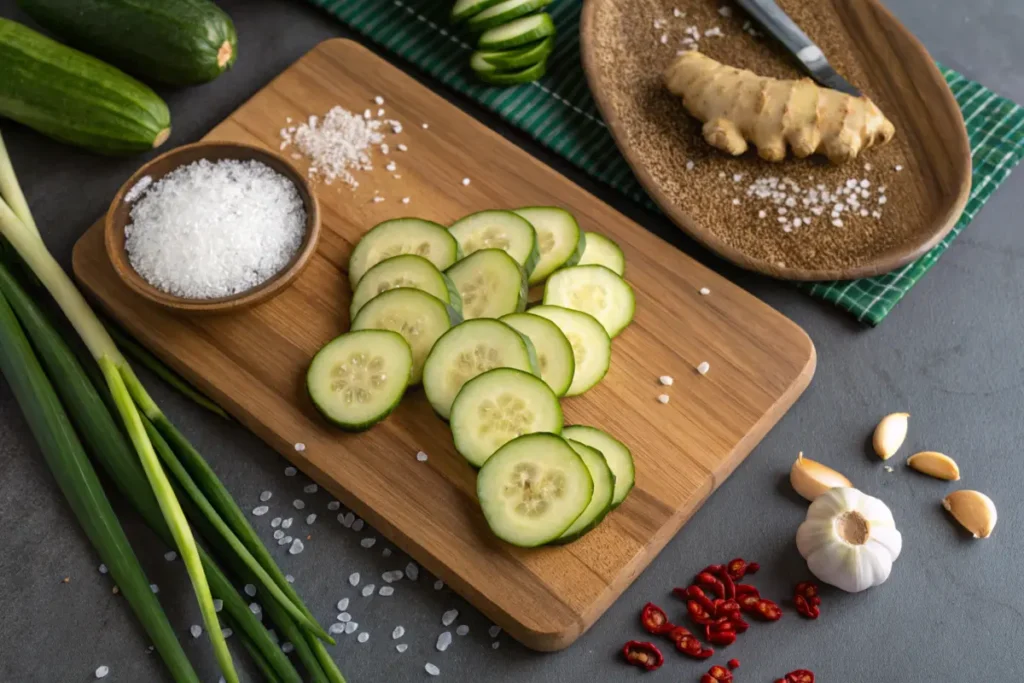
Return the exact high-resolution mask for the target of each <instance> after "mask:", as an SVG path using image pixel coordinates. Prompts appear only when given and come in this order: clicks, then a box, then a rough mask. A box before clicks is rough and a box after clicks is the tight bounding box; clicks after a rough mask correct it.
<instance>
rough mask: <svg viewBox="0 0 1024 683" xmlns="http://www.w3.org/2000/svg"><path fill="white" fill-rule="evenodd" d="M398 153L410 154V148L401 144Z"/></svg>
mask: <svg viewBox="0 0 1024 683" xmlns="http://www.w3.org/2000/svg"><path fill="white" fill-rule="evenodd" d="M398 151H399V152H408V151H409V148H408V147H407V146H406V145H404V144H399V145H398Z"/></svg>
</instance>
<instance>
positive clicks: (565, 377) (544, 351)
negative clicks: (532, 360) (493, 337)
mask: <svg viewBox="0 0 1024 683" xmlns="http://www.w3.org/2000/svg"><path fill="white" fill-rule="evenodd" d="M501 322H503V323H506V324H508V325H511V326H512V328H513V329H515V330H516V331H517V332H519V333H520V334H524V335H526V336H527V337H528V338H529V340H530V341H531V342H532V343H533V348H534V349H535V350H536V351H537V367H538V368H539V369H540V378H541V379H542V380H544V381H545V382H547V384H548V386H549V387H551V390H552V391H553V392H555V396H564V395H565V392H567V391H568V390H569V385H571V384H572V376H573V373H575V372H576V359H575V358H574V357H573V355H572V344H570V343H569V340H568V339H566V337H565V335H564V334H563V333H562V330H560V329H558V325H556V324H554V323H553V322H551V321H550V320H548V319H547V318H542V317H540V316H539V315H530V314H529V313H511V314H509V315H506V316H503V317H502V318H501Z"/></svg>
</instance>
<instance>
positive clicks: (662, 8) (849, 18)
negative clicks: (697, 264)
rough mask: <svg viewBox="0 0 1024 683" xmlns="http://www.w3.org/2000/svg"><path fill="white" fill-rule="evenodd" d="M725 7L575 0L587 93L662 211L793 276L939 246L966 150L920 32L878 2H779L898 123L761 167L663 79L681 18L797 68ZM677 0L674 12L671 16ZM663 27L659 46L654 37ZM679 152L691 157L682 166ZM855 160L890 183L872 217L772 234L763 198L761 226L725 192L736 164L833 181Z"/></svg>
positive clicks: (718, 248) (859, 269)
mask: <svg viewBox="0 0 1024 683" xmlns="http://www.w3.org/2000/svg"><path fill="white" fill-rule="evenodd" d="M722 4H723V3H721V2H718V1H717V0H586V5H585V7H584V9H583V15H582V20H581V26H580V46H581V52H582V58H583V64H584V68H585V70H586V73H587V78H588V81H589V83H590V88H591V91H592V92H593V94H594V96H595V99H596V100H597V103H598V106H599V109H600V110H601V113H602V115H603V117H604V119H605V121H606V122H607V123H608V127H609V129H610V130H611V132H612V135H613V137H614V138H615V140H616V143H617V144H618V146H619V149H620V150H621V151H622V153H623V154H624V155H625V157H626V159H627V161H628V162H629V164H630V166H631V167H632V169H633V172H634V173H635V174H636V176H637V178H638V179H639V181H640V183H641V184H642V185H643V186H644V188H645V189H646V190H647V192H648V193H649V194H650V196H651V197H652V198H653V199H654V201H655V202H657V203H658V205H659V206H660V207H661V208H662V210H664V211H665V213H666V214H668V216H669V217H670V218H671V219H672V220H673V221H674V222H675V223H676V224H677V225H678V226H679V227H681V228H682V229H683V230H684V231H686V232H687V233H688V234H690V235H691V236H692V237H694V238H695V239H697V240H699V241H700V242H701V243H703V244H704V245H705V246H707V247H708V248H709V249H711V250H712V251H714V252H716V253H717V254H719V255H720V256H722V257H723V258H726V259H728V260H729V261H732V262H733V263H735V264H737V265H739V266H741V267H743V268H747V269H750V270H755V271H758V272H762V273H765V274H768V275H771V276H774V277H779V278H786V279H793V280H847V279H854V278H860V277H868V276H873V275H879V274H881V273H886V272H889V271H891V270H894V269H896V268H898V267H900V266H903V265H905V264H907V263H909V262H910V261H913V260H914V259H917V258H919V257H920V256H921V255H922V254H924V253H925V252H927V251H928V250H929V249H931V248H932V247H934V246H935V245H936V244H938V242H939V241H940V240H941V239H942V238H943V237H945V236H946V234H947V233H948V232H949V231H950V230H951V229H952V228H953V226H954V225H955V223H956V221H957V219H958V218H959V217H960V214H961V212H962V211H963V208H964V206H965V205H966V203H967V199H968V195H969V193H970V184H971V150H970V145H969V142H968V139H967V132H966V130H965V128H964V122H963V117H962V115H961V113H960V109H959V107H958V106H957V103H956V100H955V99H954V98H953V95H952V93H951V92H950V90H949V88H948V87H947V85H946V82H945V80H944V79H943V78H942V74H941V73H940V72H939V70H938V68H937V67H936V66H935V63H934V61H933V60H932V58H931V57H930V56H929V54H928V52H927V51H926V50H925V48H924V47H923V46H922V45H921V43H920V42H919V41H918V40H917V39H916V38H915V37H914V36H913V35H912V34H911V33H910V32H909V31H907V30H906V28H904V27H903V26H902V24H900V23H899V21H897V20H896V18H895V17H894V16H893V15H892V14H891V13H890V12H889V11H888V10H887V9H886V8H885V7H884V6H883V5H882V4H881V3H880V2H878V1H877V0H779V3H778V4H779V5H780V6H781V7H782V8H783V9H784V10H785V11H786V12H787V13H789V14H790V15H791V16H792V17H793V18H794V20H795V21H796V22H797V23H798V24H799V25H800V26H801V28H803V29H804V30H805V32H807V33H808V35H809V36H810V38H811V39H812V40H813V41H815V42H816V43H817V44H818V45H819V46H820V47H821V48H822V50H823V51H824V52H825V55H826V56H827V57H828V58H829V60H830V61H831V63H832V65H833V66H834V67H836V69H837V70H838V71H839V72H840V73H841V74H843V75H844V76H846V77H847V79H848V80H850V81H851V82H853V84H854V85H856V86H858V87H860V88H861V89H863V90H864V92H865V93H866V94H867V95H869V96H870V97H871V99H873V100H874V101H875V102H876V103H877V104H878V105H879V106H880V107H881V109H882V111H883V112H884V113H885V114H886V116H887V117H888V118H889V119H890V120H891V121H892V122H893V123H894V124H895V126H896V138H895V140H894V141H893V142H891V143H890V144H889V145H886V146H884V147H879V148H874V149H871V150H868V151H866V152H865V154H863V155H862V156H861V158H860V159H858V160H856V161H854V162H850V163H848V164H845V165H843V166H839V167H829V165H827V164H825V163H821V162H820V161H818V160H795V159H790V160H787V161H786V162H783V163H781V164H768V163H767V162H763V161H761V160H759V159H757V157H756V154H755V153H754V152H748V153H747V154H746V155H744V156H742V157H738V158H735V159H734V158H730V157H728V156H727V155H725V154H724V153H721V152H718V151H717V150H713V149H711V148H710V147H709V146H708V145H707V144H706V143H705V142H704V140H703V139H702V138H701V136H700V124H699V123H697V122H696V121H695V120H693V119H690V118H689V117H688V116H687V114H686V112H685V110H684V109H683V107H682V103H681V102H680V101H679V100H678V98H675V97H674V96H672V95H671V94H670V93H668V91H667V90H666V89H665V88H664V86H663V84H662V82H661V73H662V71H663V70H664V68H665V67H666V66H668V64H669V63H670V62H671V61H672V60H673V59H674V58H675V55H676V50H677V49H680V48H685V45H683V44H681V43H680V41H679V38H680V37H681V35H676V34H681V32H682V31H683V30H684V27H686V26H688V25H691V26H696V27H697V28H698V29H699V30H706V29H708V28H711V27H712V26H721V27H722V28H723V29H724V31H725V35H724V37H721V38H704V39H702V40H700V42H699V49H700V50H701V51H703V52H705V53H706V54H708V56H710V57H713V58H714V59H716V60H719V61H721V62H723V63H726V64H730V65H732V66H737V67H739V68H745V69H750V70H752V71H754V72H756V73H758V74H761V75H766V76H773V77H777V78H800V77H803V76H804V74H803V73H802V72H801V71H800V70H799V68H798V65H797V64H796V63H795V62H794V61H793V60H792V59H791V58H790V57H789V56H788V55H787V54H786V53H785V52H784V51H783V49H782V48H781V46H778V45H776V44H775V43H774V42H773V41H772V40H771V39H770V38H764V37H762V38H754V37H752V36H750V35H749V34H747V33H746V32H744V31H743V30H742V28H741V26H742V24H743V22H744V21H745V19H746V17H745V15H744V14H743V13H742V11H741V10H739V9H735V10H734V14H733V16H731V17H725V16H721V15H720V14H719V13H718V11H717V10H718V8H719V7H720V6H721V5H722ZM674 10H676V11H681V12H684V13H685V14H684V16H683V17H682V18H675V17H674V15H673V11H674ZM652 17H654V18H655V19H656V20H657V19H659V18H664V24H661V23H660V21H659V23H658V24H656V25H655V24H654V22H653V21H652V19H651V18H652ZM673 32H675V34H674V33H673ZM663 35H664V36H666V37H667V40H666V42H667V44H662V42H661V41H660V40H659V39H660V37H661V36H663ZM683 35H685V34H683ZM687 160H691V161H694V162H695V164H696V165H695V167H692V168H691V169H690V170H689V171H687V170H686V169H685V168H684V165H685V163H686V161H687ZM865 162H867V163H869V164H870V163H872V162H873V164H874V167H875V168H874V169H873V171H872V173H873V174H872V175H871V177H872V178H873V179H875V185H876V186H877V185H880V184H887V185H888V191H889V193H890V194H889V196H888V199H889V200H890V201H889V203H888V206H887V207H886V210H885V214H884V216H883V217H882V218H881V219H880V220H877V221H875V222H874V224H869V222H868V220H865V221H863V222H862V223H858V219H855V220H854V221H851V220H849V219H847V221H846V223H847V225H846V226H845V228H843V229H842V230H834V229H833V226H832V224H831V222H830V221H829V220H828V219H827V216H828V213H826V214H825V215H824V217H822V218H818V219H815V221H816V222H815V225H814V227H812V228H810V229H808V228H807V226H806V225H805V226H804V229H803V230H802V231H801V230H797V229H794V230H793V233H792V234H783V233H782V231H781V227H780V226H779V225H776V224H775V222H774V218H775V213H774V209H773V207H767V208H769V213H770V214H771V215H769V216H767V221H765V220H764V219H763V218H762V219H761V222H760V223H759V222H758V220H757V216H756V208H765V207H756V208H755V207H754V203H753V202H748V201H747V198H746V197H743V198H742V204H740V205H736V206H733V205H731V203H730V202H731V198H733V197H736V196H737V193H736V192H735V190H734V188H732V187H731V186H732V185H733V183H731V182H729V179H730V178H731V177H732V176H733V175H734V174H738V175H743V176H745V177H747V178H750V177H752V176H757V175H776V176H781V177H787V176H789V177H792V178H796V179H797V181H798V182H799V183H800V184H801V185H805V182H806V183H807V184H808V185H805V186H811V187H813V184H814V183H822V182H823V183H825V184H826V185H827V186H828V187H829V188H831V187H833V186H835V185H836V184H839V185H841V184H842V183H843V182H844V180H845V179H847V178H851V177H852V178H861V177H864V176H865V175H866V174H867V171H868V170H869V169H868V168H866V167H864V163H865ZM897 166H899V167H900V169H897V168H896V167H897ZM899 170H902V171H903V172H902V173H901V172H899ZM894 171H896V172H894ZM744 182H746V181H744ZM743 188H744V189H745V185H744V186H743ZM869 220H873V219H869ZM851 223H856V225H851ZM861 226H863V229H862V227H861ZM854 229H856V232H854ZM768 242H771V246H770V247H766V246H765V245H766V243H768ZM764 252H767V253H770V254H771V257H768V256H766V253H764Z"/></svg>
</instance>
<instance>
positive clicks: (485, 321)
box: [306, 0, 635, 547]
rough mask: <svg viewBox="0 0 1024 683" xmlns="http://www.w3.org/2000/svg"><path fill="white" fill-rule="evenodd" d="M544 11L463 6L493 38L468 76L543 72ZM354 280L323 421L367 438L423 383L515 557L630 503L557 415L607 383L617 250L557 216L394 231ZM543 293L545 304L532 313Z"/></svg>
mask: <svg viewBox="0 0 1024 683" xmlns="http://www.w3.org/2000/svg"><path fill="white" fill-rule="evenodd" d="M546 4H548V2H547V0H502V1H498V0H459V1H458V2H457V3H456V4H455V8H454V9H453V10H452V17H453V20H456V21H459V20H464V21H466V22H467V23H468V24H469V25H470V26H472V27H476V29H478V30H480V29H486V31H485V33H484V34H483V36H481V41H482V44H486V45H489V46H490V48H492V49H489V50H487V51H481V52H477V53H476V54H474V55H473V60H474V65H475V68H476V67H478V69H477V70H478V71H480V72H481V73H482V72H484V71H486V72H488V73H490V74H492V75H493V77H494V78H495V79H498V80H496V82H498V81H500V79H508V78H514V75H515V74H516V73H517V71H516V70H520V71H529V70H531V69H541V70H543V68H544V60H545V59H546V57H547V55H548V54H549V53H550V51H551V49H552V46H553V43H554V40H553V38H552V37H551V33H545V31H548V30H549V29H548V28H545V27H549V26H550V29H551V30H552V31H553V25H552V24H551V20H550V17H548V16H547V15H546V14H531V13H532V12H536V11H537V10H538V9H539V8H540V7H543V6H544V5H546ZM517 13H520V14H517ZM513 16H518V17H519V18H517V19H512V21H510V22H508V23H504V22H506V21H507V20H508V19H510V18H511V17H513ZM474 18H475V19H474ZM499 20H500V21H501V22H503V23H501V25H500V26H497V25H496V24H497V22H499ZM488 27H490V28H488ZM531 32H532V33H531ZM523 36H527V37H526V38H524V37H523ZM517 41H523V42H517ZM531 60H539V61H531ZM348 270H349V280H350V283H351V286H352V289H353V291H352V297H351V305H350V310H349V312H350V314H351V321H352V324H351V331H350V332H348V333H347V334H343V335H341V336H340V337H337V338H336V339H333V340H332V341H330V342H328V343H327V344H326V345H324V347H323V348H321V349H320V351H318V352H317V354H316V355H315V356H314V357H313V360H312V361H311V363H310V366H309V369H308V371H307V374H306V387H307V391H308V392H309V396H310V397H311V399H312V401H313V403H314V405H315V406H316V408H317V410H319V411H320V412H321V413H322V414H323V415H324V417H326V418H327V419H328V420H330V421H331V422H333V423H335V424H336V425H338V426H340V427H341V428H343V429H346V430H351V431H359V430H363V429H367V428H369V427H370V426H372V425H374V424H376V423H377V422H380V421H381V420H383V419H384V418H386V417H387V416H388V414H390V413H391V411H392V410H394V408H395V407H396V406H397V405H398V403H399V401H400V400H401V398H402V396H403V395H404V394H405V392H406V390H407V389H408V387H410V386H413V385H416V384H419V383H421V382H422V384H423V389H424V393H425V394H426V398H427V400H428V401H429V402H430V405H431V406H432V407H433V409H434V411H435V412H436V413H437V414H438V416H440V417H441V418H442V419H445V420H449V421H450V427H451V431H452V439H453V441H454V444H455V449H456V451H458V453H460V454H461V455H462V456H463V457H464V458H465V459H466V461H467V462H468V463H469V464H470V465H472V466H473V467H478V468H480V471H479V474H478V478H477V495H478V497H479V500H480V505H481V508H482V510H483V514H484V517H485V518H486V520H487V523H488V524H489V525H490V527H491V529H492V530H493V532H494V533H495V535H497V536H498V537H499V538H501V539H503V540H505V541H507V542H509V543H512V544H515V545H519V546H523V547H535V546H538V545H543V544H546V543H569V542H571V541H574V540H576V539H578V538H580V537H581V536H583V535H584V534H586V533H587V532H589V531H590V530H591V529H593V528H595V527H596V526H597V525H598V524H599V523H600V522H601V520H602V519H603V518H604V517H605V515H607V514H608V512H609V511H611V510H613V509H614V508H615V507H616V506H617V505H619V504H621V503H622V501H623V500H624V499H625V498H626V495H627V494H628V493H629V491H630V489H631V488H632V487H633V482H634V478H635V475H634V465H633V457H632V454H631V453H630V451H629V449H628V448H626V446H625V445H623V444H622V443H620V442H619V441H617V440H616V439H614V438H613V437H611V436H609V435H608V434H606V433H605V432H602V431H601V430H599V429H595V428H593V427H583V426H573V427H565V428H564V429H563V414H562V406H561V404H560V403H559V397H561V396H578V395H580V394H582V393H584V392H585V391H587V390H589V389H590V388H592V387H593V386H595V385H596V384H597V383H598V382H600V381H601V380H602V379H603V378H604V376H605V374H606V373H607V372H608V368H609V366H610V364H611V337H612V336H614V335H616V334H618V333H620V332H621V331H622V330H623V329H624V328H625V327H626V326H627V325H628V324H629V323H630V321H631V320H632V318H633V310H634V306H635V301H634V296H633V290H632V288H631V287H630V286H629V285H628V284H627V283H626V282H625V280H623V279H622V277H621V274H622V273H623V272H624V270H625V259H624V257H623V254H622V251H621V250H620V249H619V248H618V246H617V245H616V244H615V243H614V242H612V241H611V240H610V239H608V238H606V237H603V236H601V235H598V234H595V233H584V232H582V231H581V230H580V227H579V225H578V224H577V222H576V219H575V218H574V217H573V216H572V214H570V213H569V212H567V211H565V210H563V209H560V208H557V207H549V206H529V207H523V208H520V209H515V210H514V211H503V210H488V211H480V212H477V213H474V214H470V215H468V216H466V217H465V218H462V219H461V220H459V221H457V222H455V223H454V224H452V226H451V227H450V228H445V227H444V226H442V225H439V224H437V223H434V222H431V221H427V220H422V219H419V218H398V219H393V220H388V221H385V222H383V223H380V224H379V225H377V226H375V227H374V228H372V229H371V230H370V231H369V232H367V233H366V234H365V235H364V236H363V238H362V239H361V240H360V241H359V243H358V244H357V245H356V246H355V248H354V249H353V250H352V254H351V256H350V258H349V269H348ZM539 283H545V288H544V304H543V305H540V306H535V307H534V308H532V309H530V310H529V311H526V312H524V310H525V308H526V300H527V289H528V287H529V284H539ZM463 318H465V321H463Z"/></svg>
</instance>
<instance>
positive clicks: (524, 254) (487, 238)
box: [448, 210, 540, 275]
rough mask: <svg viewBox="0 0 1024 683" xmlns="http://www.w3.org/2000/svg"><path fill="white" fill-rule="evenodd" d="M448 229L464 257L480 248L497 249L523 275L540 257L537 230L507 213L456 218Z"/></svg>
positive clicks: (528, 223) (477, 213)
mask: <svg viewBox="0 0 1024 683" xmlns="http://www.w3.org/2000/svg"><path fill="white" fill-rule="evenodd" d="M448 229H449V230H451V233H452V235H454V236H455V239H456V240H458V242H459V247H460V248H461V249H462V253H463V254H464V255H465V256H470V255H471V254H473V252H476V251H480V250H481V249H501V250H503V251H506V252H508V255H509V256H511V257H512V258H514V259H515V260H516V263H518V264H519V265H521V266H522V267H523V270H525V271H526V274H527V275H529V274H530V272H531V271H532V270H533V268H534V266H536V265H537V260H538V259H539V258H540V251H539V249H538V247H537V231H536V230H534V229H533V225H531V224H530V222H529V221H528V220H526V219H525V218H523V217H522V216H519V215H517V214H515V213H513V212H511V211H498V210H489V211H478V212H476V213H471V214H469V215H468V216H466V217H464V218H460V219H459V220H457V221H455V222H454V223H452V226H451V227H450V228H448Z"/></svg>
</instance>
